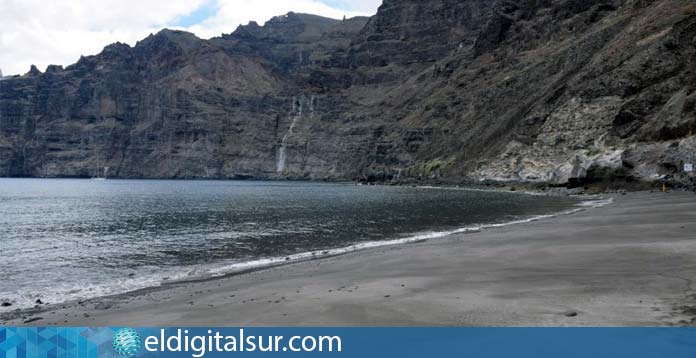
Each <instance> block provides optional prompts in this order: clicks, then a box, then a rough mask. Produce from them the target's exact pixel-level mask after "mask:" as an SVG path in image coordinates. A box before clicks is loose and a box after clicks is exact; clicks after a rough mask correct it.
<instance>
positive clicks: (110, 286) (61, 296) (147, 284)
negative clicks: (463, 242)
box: [0, 197, 613, 312]
mask: <svg viewBox="0 0 696 358" xmlns="http://www.w3.org/2000/svg"><path fill="white" fill-rule="evenodd" d="M612 203H613V199H612V198H608V199H605V198H599V197H592V198H589V199H588V200H585V201H582V202H580V203H578V204H576V206H577V208H574V209H570V210H566V211H562V212H559V213H556V214H548V215H538V216H533V217H529V218H524V219H519V220H512V221H508V222H503V223H493V224H482V225H472V226H466V227H462V228H458V229H452V230H445V231H432V232H423V233H418V234H414V235H411V236H408V237H404V238H399V239H393V240H385V241H368V242H362V243H358V244H354V245H350V246H345V247H341V248H334V249H325V250H317V251H309V252H304V253H299V254H293V255H287V256H282V257H270V258H260V259H256V260H249V261H242V262H240V261H227V262H220V263H217V264H213V265H200V266H185V267H178V268H172V269H165V270H164V272H159V273H152V274H149V275H142V276H139V277H129V278H124V279H117V280H112V281H110V282H108V283H105V284H84V283H79V284H76V285H74V286H70V285H61V286H57V287H55V288H53V289H50V290H48V291H45V292H42V293H41V294H37V293H28V294H24V295H19V294H15V295H10V296H6V297H5V298H7V299H9V300H10V302H12V303H13V305H12V306H10V307H7V308H5V309H2V308H0V312H2V311H8V310H12V309H17V308H31V307H33V306H34V305H35V301H36V299H37V298H41V299H42V300H43V301H46V302H48V303H51V304H56V303H63V302H71V301H79V300H87V299H91V298H96V297H104V296H111V295H117V294H123V293H127V292H132V291H136V290H140V289H145V288H154V287H160V286H162V285H165V284H168V283H176V282H182V281H190V280H199V279H205V278H211V277H220V276H225V275H230V274H235V273H240V272H245V271H248V270H255V269H263V268H269V267H274V266H279V265H284V264H289V263H297V262H301V261H307V260H313V259H320V258H326V257H331V256H337V255H343V254H347V253H351V252H357V251H362V250H367V249H375V248H382V247H390V246H396V245H404V244H413V243H419V242H424V241H427V240H432V239H439V238H444V237H448V236H452V235H455V234H470V233H478V232H481V231H483V230H486V229H495V228H501V227H507V226H511V225H519V224H525V223H531V222H536V221H540V220H546V219H552V218H555V217H558V216H559V215H571V214H574V213H577V212H581V211H584V210H586V209H587V208H601V207H603V206H606V205H609V204H612Z"/></svg>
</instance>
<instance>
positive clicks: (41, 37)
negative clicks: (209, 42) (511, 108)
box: [0, 0, 382, 76]
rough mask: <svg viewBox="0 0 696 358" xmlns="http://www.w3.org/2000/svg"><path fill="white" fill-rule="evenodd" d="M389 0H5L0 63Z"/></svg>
mask: <svg viewBox="0 0 696 358" xmlns="http://www.w3.org/2000/svg"><path fill="white" fill-rule="evenodd" d="M381 2H382V0H0V70H2V72H3V74H4V75H5V76H7V75H15V74H24V73H26V72H28V71H29V68H30V66H31V65H32V64H34V65H36V66H37V67H38V68H39V70H41V71H44V70H45V69H46V66H48V65H51V64H55V65H63V66H67V65H70V64H73V63H75V62H76V61H77V60H78V59H79V58H80V55H95V54H97V53H99V52H101V50H102V49H103V48H104V46H106V45H108V44H111V43H114V42H123V43H127V44H129V45H131V46H133V45H135V43H136V42H137V41H138V40H141V39H143V38H145V37H146V36H147V35H149V34H151V33H156V32H157V31H159V30H161V29H162V28H171V29H179V30H185V31H190V32H192V33H194V34H196V35H197V36H198V37H201V38H206V39H207V38H211V37H214V36H219V35H220V34H223V33H230V32H232V31H234V30H235V29H236V28H237V26H239V25H240V24H247V23H249V21H256V22H258V23H259V24H263V23H265V22H266V21H267V20H269V19H270V18H271V17H273V16H277V15H282V14H286V13H288V12H290V11H294V12H302V13H310V14H316V15H322V16H326V17H332V18H336V19H340V18H343V16H344V15H345V16H347V17H353V16H358V15H373V14H374V13H376V12H377V7H379V5H380V4H381Z"/></svg>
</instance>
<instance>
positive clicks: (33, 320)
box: [24, 317, 43, 323]
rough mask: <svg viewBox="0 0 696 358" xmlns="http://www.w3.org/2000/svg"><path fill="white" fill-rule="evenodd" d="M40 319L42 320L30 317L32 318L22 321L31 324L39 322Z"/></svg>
mask: <svg viewBox="0 0 696 358" xmlns="http://www.w3.org/2000/svg"><path fill="white" fill-rule="evenodd" d="M42 319H43V317H32V318H29V319H26V320H24V323H32V322H36V321H40V320H42Z"/></svg>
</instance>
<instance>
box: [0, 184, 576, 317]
mask: <svg viewBox="0 0 696 358" xmlns="http://www.w3.org/2000/svg"><path fill="white" fill-rule="evenodd" d="M579 204H580V200H579V199H577V198H570V197H551V196H541V195H529V194H524V193H507V192H493V191H481V190H465V189H441V188H427V187H422V188H415V187H391V186H357V185H354V184H329V183H315V182H259V181H174V180H105V181H98V180H86V179H85V180H80V179H0V250H1V253H2V255H0V267H1V268H2V280H0V301H6V302H11V303H12V306H10V307H2V308H0V312H2V310H10V309H16V308H25V307H31V306H33V305H34V304H35V301H36V300H37V299H40V300H41V301H43V302H44V303H50V304H55V303H59V302H65V301H69V300H76V299H88V298H92V297H97V296H104V295H111V294H118V293H124V292H128V291H132V290H136V289H141V288H146V287H153V286H159V285H162V284H164V283H167V282H175V281H178V280H190V279H198V278H206V277H211V276H217V275H224V274H228V273H233V272H236V271H242V270H246V269H250V268H255V267H262V266H268V265H276V264H283V263H287V262H292V261H298V260H306V259H313V258H320V257H322V256H327V255H335V254H341V253H345V252H349V251H356V250H361V249H366V248H370V247H378V246H385V245H396V244H403V243H408V242H414V241H420V240H425V239H437V238H441V237H444V236H447V235H450V234H453V233H458V232H468V231H472V232H473V231H478V230H481V229H485V228H487V227H495V226H500V225H509V224H514V223H517V222H524V221H530V220H537V219H541V218H544V217H547V216H549V215H553V214H555V213H560V212H568V211H572V210H574V208H575V207H576V206H577V205H579Z"/></svg>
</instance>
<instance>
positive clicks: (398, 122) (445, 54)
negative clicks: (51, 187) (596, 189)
mask: <svg viewBox="0 0 696 358" xmlns="http://www.w3.org/2000/svg"><path fill="white" fill-rule="evenodd" d="M695 87H696V3H694V2H693V1H691V0H681V1H678V0H532V1H530V0H496V1H489V0H426V1H423V0H385V1H384V4H383V5H382V6H381V7H380V9H379V11H378V13H377V14H376V15H375V16H373V17H372V18H369V19H368V18H354V19H348V20H344V21H339V20H332V19H326V18H322V17H318V16H313V15H305V14H294V13H289V14H287V15H284V16H279V17H276V18H274V19H272V20H271V21H269V22H268V23H266V24H265V25H264V26H259V25H258V24H255V23H250V24H249V25H246V26H240V27H239V28H238V29H236V30H235V31H234V32H232V33H230V34H229V35H224V36H222V37H219V38H214V39H211V40H201V39H198V38H196V37H195V36H194V35H192V34H189V33H184V32H179V31H170V30H163V31H161V32H159V33H158V34H156V35H151V36H150V37H148V38H146V39H144V40H142V41H141V42H139V43H138V44H137V45H135V46H134V47H130V46H128V45H124V44H113V45H110V46H108V47H106V48H105V49H104V51H103V52H102V53H100V54H99V55H96V56H90V57H83V58H81V59H80V61H78V62H77V63H76V64H74V65H71V66H68V67H66V68H61V67H58V66H51V67H49V68H48V69H47V70H46V71H45V72H44V73H41V72H40V71H39V70H38V69H36V68H32V69H31V70H30V71H29V72H28V73H27V74H25V75H23V76H21V77H13V78H8V79H5V80H3V81H1V82H0V175H2V176H46V177H54V176H78V177H89V176H94V175H96V174H97V173H100V172H101V171H102V170H103V168H104V167H109V168H110V169H109V176H112V177H124V178H136V177H138V178H140V177H145V178H240V177H255V178H285V177H288V178H307V179H353V178H359V177H372V178H379V179H388V178H400V179H413V178H429V179H430V178H440V179H448V180H449V179H451V180H459V179H463V178H466V179H473V180H481V179H495V180H514V181H540V182H550V183H558V184H566V183H570V184H573V183H583V182H588V181H595V180H605V179H619V180H629V181H630V180H646V181H651V180H655V179H669V180H673V181H676V182H686V181H688V180H690V179H689V178H688V176H687V175H686V174H684V173H682V170H681V169H682V168H683V164H684V163H687V162H696V109H695V108H696V91H695V90H696V88H695Z"/></svg>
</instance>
